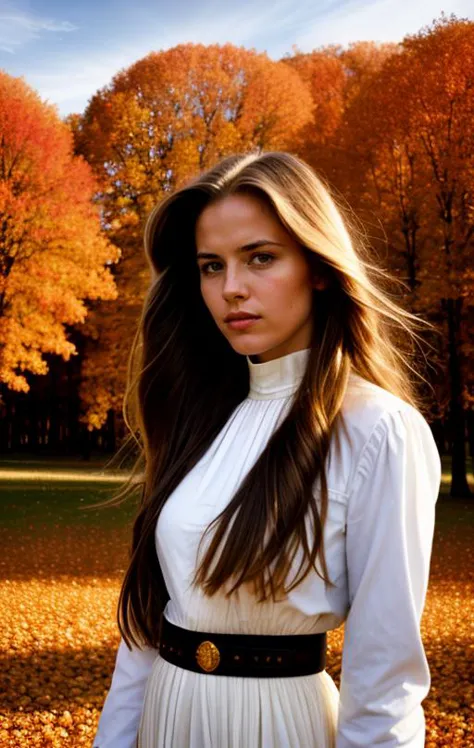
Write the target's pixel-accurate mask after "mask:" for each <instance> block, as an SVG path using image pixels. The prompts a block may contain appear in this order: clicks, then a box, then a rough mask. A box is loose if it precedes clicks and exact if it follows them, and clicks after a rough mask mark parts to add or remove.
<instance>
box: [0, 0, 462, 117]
mask: <svg viewBox="0 0 474 748" xmlns="http://www.w3.org/2000/svg"><path fill="white" fill-rule="evenodd" d="M441 11H444V12H445V13H446V14H447V15H450V14H451V13H455V14H456V15H457V16H458V17H459V18H460V17H465V18H471V19H474V5H473V0H273V1H271V0H239V2H237V3H235V2H234V3H230V2H223V1H222V0H199V2H197V1H196V0H194V2H193V1H192V0H166V1H165V0H135V1H133V0H80V2H78V1H75V0H0V68H2V69H3V70H6V72H7V73H9V74H11V75H14V76H23V77H24V79H25V80H26V81H27V83H28V84H29V85H31V86H32V87H33V88H34V89H36V90H37V91H38V93H39V94H40V96H41V98H42V99H43V100H47V101H49V102H50V103H53V104H56V105H57V107H58V111H59V113H60V115H61V116H65V115H66V114H69V113H70V112H82V111H84V108H85V106H86V105H87V102H88V100H89V99H90V97H91V96H92V95H93V94H94V93H95V92H96V91H97V89H98V88H101V87H102V86H104V85H106V84H107V83H109V82H110V80H111V78H112V76H113V75H114V74H115V73H116V72H117V71H118V70H120V69H121V68H125V67H128V66H129V65H130V64H131V63H132V62H135V61H136V60H138V59H140V58H141V57H144V56H145V55H146V54H148V53H149V52H151V51H153V50H160V49H167V48H169V47H172V46H174V45H176V44H180V43H184V42H202V43H204V44H211V43H213V42H218V43H221V44H222V43H224V42H227V41H228V42H232V43H233V44H237V45H243V46H245V47H248V48H252V47H253V48H255V49H257V50H259V51H266V52H267V53H268V54H269V56H270V57H272V58H273V59H279V58H280V57H283V55H284V54H285V53H287V52H290V53H291V50H292V45H294V44H296V45H297V46H298V47H299V49H301V50H302V51H304V52H309V51H311V50H312V49H315V48H316V47H319V46H322V45H326V44H331V43H339V44H342V45H344V46H345V45H347V44H349V43H350V42H352V41H357V40H373V41H399V40H401V39H402V38H403V36H405V34H409V33H414V32H416V31H418V30H419V29H420V28H421V27H423V26H425V25H429V24H430V23H431V21H432V20H433V19H434V18H437V17H439V16H440V14H441Z"/></svg>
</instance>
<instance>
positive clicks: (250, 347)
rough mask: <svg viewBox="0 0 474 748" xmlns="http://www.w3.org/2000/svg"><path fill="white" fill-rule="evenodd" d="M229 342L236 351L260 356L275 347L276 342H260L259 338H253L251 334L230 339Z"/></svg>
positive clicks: (244, 354)
mask: <svg viewBox="0 0 474 748" xmlns="http://www.w3.org/2000/svg"><path fill="white" fill-rule="evenodd" d="M229 343H230V345H231V346H232V348H233V349H234V351H235V352H236V353H240V354H241V355H242V356H260V355H261V354H262V353H266V352H267V351H269V350H271V349H272V348H274V347H275V344H272V343H270V344H268V343H267V344H265V343H261V342H260V343H259V342H258V341H257V340H251V339H250V336H249V337H248V338H247V340H246V339H245V336H244V335H241V336H240V338H237V336H236V338H234V339H229Z"/></svg>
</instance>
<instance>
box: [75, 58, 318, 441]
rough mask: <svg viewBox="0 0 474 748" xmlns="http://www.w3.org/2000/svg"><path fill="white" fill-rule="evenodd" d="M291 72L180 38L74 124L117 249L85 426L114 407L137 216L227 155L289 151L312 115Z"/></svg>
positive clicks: (131, 321) (125, 347)
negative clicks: (114, 298) (114, 300)
mask: <svg viewBox="0 0 474 748" xmlns="http://www.w3.org/2000/svg"><path fill="white" fill-rule="evenodd" d="M311 107H312V103H311V95H310V92H309V90H308V89H307V87H306V86H305V84H304V83H303V82H302V81H301V79H300V77H299V76H298V74H297V73H296V72H295V71H294V70H292V69H290V67H289V66H287V65H286V64H285V63H283V62H273V61H271V60H270V59H269V58H268V57H267V56H266V55H265V54H257V53H256V52H254V51H249V50H245V49H243V48H237V47H234V46H232V45H231V44H226V45H223V46H219V45H211V46H208V47H205V46H203V45H202V44H184V45H180V46H178V47H175V48H173V49H170V50H167V51H165V52H153V53H151V54H149V55H148V56H147V57H145V58H143V59H142V60H139V61H138V62H137V63H135V64H134V65H132V66H131V67H130V68H128V69H127V70H123V71H121V72H119V73H118V74H117V75H116V76H115V77H114V79H113V81H112V83H111V84H110V86H108V87H106V88H104V89H102V90H101V91H99V92H98V93H97V94H96V96H94V97H93V99H92V100H91V102H90V104H89V106H88V108H87V110H86V112H85V113H84V116H83V118H82V120H81V121H80V122H77V121H75V120H74V121H73V122H71V124H72V126H73V129H74V133H75V140H76V149H77V151H78V152H80V153H82V154H84V155H85V156H86V157H87V160H88V161H89V162H90V163H91V164H92V166H93V168H94V170H95V173H96V175H97V178H98V180H99V182H100V185H101V191H100V193H99V194H98V199H99V201H100V204H101V206H102V209H103V216H104V224H105V226H106V232H107V234H108V236H110V238H111V239H112V240H113V241H114V242H115V243H116V244H117V245H118V246H119V247H120V249H121V251H122V262H121V263H120V264H119V266H118V267H117V273H116V282H117V285H118V288H119V293H120V302H119V305H117V304H101V305H100V306H98V308H97V310H96V311H95V313H94V314H93V315H92V316H91V317H90V319H89V325H88V328H87V329H88V330H89V331H90V333H91V335H93V336H96V337H97V338H98V340H99V342H98V343H97V344H91V345H89V346H88V349H87V355H86V360H85V363H84V369H83V373H84V381H83V385H82V389H81V397H82V400H83V402H84V403H85V406H86V408H87V416H86V418H87V422H88V424H89V427H90V428H93V427H99V426H101V425H102V424H103V423H104V421H105V419H106V416H107V411H108V409H109V408H111V407H114V408H115V409H116V410H117V411H120V403H121V400H122V398H123V393H124V382H125V374H126V371H125V369H126V362H127V355H128V351H129V348H130V345H131V343H132V339H133V334H134V328H135V325H136V322H137V319H138V313H139V306H140V304H141V301H142V299H143V296H144V293H145V291H146V288H147V285H148V281H149V278H148V268H147V266H146V262H145V258H144V252H143V247H142V235H143V227H144V222H145V220H146V218H147V216H148V214H149V213H150V211H151V209H152V208H153V206H154V205H155V204H156V203H157V202H158V201H159V200H160V199H162V197H163V196H164V195H165V194H166V193H167V192H169V191H170V190H172V189H174V188H175V187H176V186H178V185H180V184H181V183H183V181H185V180H187V179H189V178H190V177H191V176H193V175H195V174H196V173H197V172H199V171H200V170H201V169H204V168H206V167H208V166H210V165H211V164H212V163H214V162H215V161H216V160H218V159H220V158H221V157H223V156H226V155H228V154H230V153H234V152H241V151H247V150H252V149H257V148H263V149H266V150H268V149H291V148H292V143H293V142H294V141H295V138H296V137H297V134H298V132H299V131H300V130H301V129H302V127H303V126H304V125H306V124H307V123H308V122H309V121H310V120H311Z"/></svg>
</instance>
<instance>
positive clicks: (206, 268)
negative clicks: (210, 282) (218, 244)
mask: <svg viewBox="0 0 474 748" xmlns="http://www.w3.org/2000/svg"><path fill="white" fill-rule="evenodd" d="M211 265H219V263H218V262H215V261H213V262H205V263H204V264H203V265H201V267H200V272H201V273H202V275H214V272H213V271H212V270H209V268H210V267H211Z"/></svg>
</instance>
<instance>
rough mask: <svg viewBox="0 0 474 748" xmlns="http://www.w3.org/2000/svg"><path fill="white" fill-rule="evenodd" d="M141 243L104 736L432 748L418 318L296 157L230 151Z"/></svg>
mask: <svg viewBox="0 0 474 748" xmlns="http://www.w3.org/2000/svg"><path fill="white" fill-rule="evenodd" d="M145 247H146V253H147V257H148V261H149V263H150V266H151V271H152V282H151V285H150V289H149V292H148V295H147V298H146V301H145V304H144V309H143V314H142V318H141V320H140V325H139V331H138V334H137V337H136V341H135V344H134V348H133V352H132V354H133V355H132V359H131V362H132V363H131V366H130V370H129V376H130V389H131V388H132V386H133V385H134V383H135V380H136V383H137V385H138V386H137V393H136V400H135V402H136V404H137V410H138V420H137V423H136V424H135V425H133V424H132V426H131V428H132V430H134V429H135V426H136V430H137V431H138V430H139V432H140V444H141V445H142V448H143V455H144V457H145V477H144V485H143V498H142V502H141V506H140V509H139V513H138V515H137V518H136V521H135V525H134V530H133V543H132V554H131V560H130V565H129V568H128V571H127V573H126V576H125V579H124V582H123V586H122V590H121V595H120V601H119V615H118V625H119V628H120V632H121V635H122V638H121V641H120V646H119V648H118V652H117V659H116V664H115V670H114V673H113V677H112V683H111V687H110V690H109V692H108V695H107V698H106V700H105V703H104V707H103V710H102V714H101V717H100V722H99V727H98V731H97V734H96V737H95V742H94V746H98V747H99V748H132V746H135V745H138V746H139V747H140V748H161V747H165V746H166V747H168V748H171V747H172V748H188V746H189V747H192V748H257V746H258V747H261V748H275V747H277V746H278V747H279V748H313V747H314V748H329V747H333V746H336V747H337V748H349V746H351V747H352V746H375V745H384V746H401V745H403V746H411V748H421V746H423V745H424V732H425V726H424V713H423V709H422V706H421V702H422V700H423V699H424V698H425V696H426V694H427V692H428V689H429V685H430V674H429V669H428V665H427V661H426V657H425V653H424V649H423V644H422V640H421V636H420V617H421V614H422V611H423V606H424V601H425V594H426V589H427V583H428V574H429V563H430V555H431V547H432V538H433V527H434V513H435V503H436V498H437V495H438V489H439V482H440V460H439V455H438V452H437V449H436V446H435V443H434V440H433V438H432V435H431V431H430V429H429V427H428V425H427V423H426V421H425V420H424V418H423V416H422V415H421V414H420V412H419V410H418V407H417V405H419V403H418V401H417V400H416V397H415V392H414V383H413V381H412V376H411V375H412V372H413V366H412V364H411V355H412V354H411V352H410V351H411V349H410V346H405V349H406V350H403V351H402V348H401V342H402V340H403V341H416V339H417V337H418V335H417V333H416V331H415V330H416V329H417V328H418V327H419V321H418V320H417V318H416V317H413V316H412V315H410V314H408V313H407V312H406V311H404V310H402V308H400V307H398V306H397V305H396V304H395V303H394V302H393V301H392V300H391V299H390V297H389V295H388V294H387V293H385V292H384V291H382V290H381V288H379V285H380V284H377V283H376V282H375V281H374V277H377V276H378V277H381V278H382V279H386V278H388V276H387V275H386V274H385V273H383V272H382V271H380V270H379V271H377V269H376V268H374V267H372V266H371V265H370V264H369V263H368V262H367V261H365V260H364V259H363V257H362V254H361V251H360V250H358V251H356V249H355V248H354V245H353V242H352V241H351V238H350V236H349V233H348V231H347V229H346V226H345V222H344V221H343V219H342V217H341V212H340V210H338V208H337V206H336V203H335V200H334V198H332V197H331V195H330V192H329V190H328V188H327V187H326V186H325V185H324V184H323V183H322V181H321V180H320V179H319V178H318V177H317V176H316V175H315V174H314V172H313V171H312V170H311V169H310V168H309V167H308V166H307V165H306V164H304V163H303V162H301V161H300V160H298V159H297V158H295V157H293V156H291V155H289V154H285V153H264V154H261V155H255V154H251V155H246V156H236V157H231V158H227V159H225V160H224V161H222V162H221V163H220V164H218V165H217V166H216V167H214V168H213V169H211V170H210V171H208V172H207V173H205V174H203V175H202V176H200V177H199V178H198V179H197V180H195V181H193V182H192V183H191V184H189V185H187V186H186V187H185V188H183V189H181V190H178V191H177V192H175V193H174V194H173V195H171V196H169V197H168V198H166V199H165V200H164V201H163V202H162V203H161V204H160V205H159V206H157V208H156V209H155V210H154V211H153V213H152V215H151V216H150V218H149V220H148V223H147V227H146V231H145ZM137 366H138V370H137V373H136V376H135V369H136V367H137ZM130 399H131V398H130V395H129V396H128V401H127V402H128V404H130ZM211 523H212V525H211ZM206 528H207V530H206ZM163 611H164V613H163ZM162 613H163V615H162ZM343 621H345V640H344V650H343V658H342V672H341V687H340V692H338V690H337V688H336V686H335V684H334V682H333V680H332V678H331V677H330V676H329V674H328V673H327V672H326V670H325V669H324V667H325V652H326V634H325V632H327V631H328V630H331V629H334V628H336V627H338V626H339V625H340V624H341V623H342V622H343ZM160 626H161V629H160ZM160 636H161V638H160ZM129 645H130V646H129ZM329 657H330V653H329Z"/></svg>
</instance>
